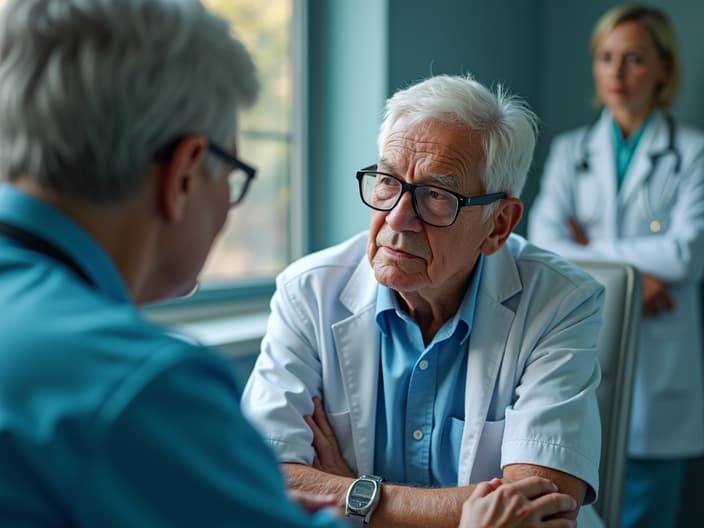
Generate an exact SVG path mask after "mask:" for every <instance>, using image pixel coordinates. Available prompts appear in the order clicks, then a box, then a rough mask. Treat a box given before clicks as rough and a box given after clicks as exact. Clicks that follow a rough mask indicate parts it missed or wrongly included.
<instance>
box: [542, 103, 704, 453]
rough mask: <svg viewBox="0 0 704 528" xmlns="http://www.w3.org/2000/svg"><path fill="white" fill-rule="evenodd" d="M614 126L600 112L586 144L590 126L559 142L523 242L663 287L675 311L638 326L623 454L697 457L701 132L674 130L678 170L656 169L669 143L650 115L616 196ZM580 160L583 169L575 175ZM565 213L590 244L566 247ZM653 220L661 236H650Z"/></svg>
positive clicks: (659, 121)
mask: <svg viewBox="0 0 704 528" xmlns="http://www.w3.org/2000/svg"><path fill="white" fill-rule="evenodd" d="M610 120H611V115H610V113H609V112H608V111H606V110H605V111H603V112H602V114H601V116H600V118H599V120H598V121H597V122H596V123H595V124H594V125H593V129H592V131H591V133H590V134H589V135H587V136H586V137H587V140H586V141H585V139H584V138H585V133H586V130H587V127H582V128H580V129H577V130H574V131H571V132H568V133H565V134H563V135H560V136H558V137H556V138H555V140H554V141H553V144H552V147H551V151H550V155H549V157H548V159H547V162H546V165H545V172H544V174H543V180H542V183H541V191H540V193H539V195H538V197H537V198H536V201H535V203H534V205H533V207H532V209H531V212H530V216H529V225H528V238H529V239H530V240H531V242H533V243H535V244H538V245H540V246H543V247H545V248H548V249H551V250H553V251H555V252H557V253H559V254H561V255H563V256H565V257H567V258H575V259H597V260H608V261H621V262H627V263H630V264H633V265H634V266H636V267H637V268H639V269H640V270H641V271H642V272H645V273H649V274H652V275H655V276H656V277H659V278H661V279H662V280H664V281H665V282H666V283H667V287H668V289H669V290H670V292H671V293H672V295H673V297H674V302H675V309H674V310H673V311H672V312H668V313H666V314H663V315H660V316H658V317H644V318H643V319H642V320H641V326H640V328H641V330H640V345H639V351H638V358H637V361H636V373H635V382H634V383H635V387H634V393H633V405H632V415H631V434H630V440H629V446H628V452H629V455H631V456H635V457H661V458H667V457H688V456H695V455H698V454H700V453H702V452H703V451H704V407H703V402H704V396H703V395H702V385H703V380H702V338H701V328H702V315H701V311H700V280H701V278H702V272H704V134H702V133H701V132H699V131H696V130H693V129H691V128H686V127H683V126H680V125H678V126H676V127H675V131H676V134H675V146H676V148H677V149H678V150H679V152H680V154H681V158H682V159H681V167H680V171H679V173H677V174H676V173H675V172H674V168H675V163H676V157H675V156H674V155H673V154H672V153H668V154H667V155H664V156H662V157H661V158H660V160H659V161H658V162H657V163H656V164H655V166H654V169H653V164H652V163H651V160H650V156H652V154H653V153H656V152H661V151H663V150H664V149H666V147H667V145H668V126H667V123H666V120H665V116H664V114H663V113H662V112H659V111H658V112H656V113H655V114H654V115H653V116H652V120H651V122H650V124H649V125H648V127H647V128H646V130H645V131H644V133H643V136H642V137H641V139H640V142H639V144H638V147H637V149H636V151H635V153H634V157H633V159H632V161H631V164H630V166H629V169H628V172H627V173H626V177H625V180H624V182H623V185H622V188H621V190H620V191H619V192H617V191H616V169H615V153H614V146H613V141H612V133H611V129H610V127H611V124H610ZM585 153H588V160H589V170H583V171H580V170H578V169H577V166H578V165H579V164H580V163H581V161H582V159H583V158H584V155H585ZM651 171H652V174H650V173H651ZM569 216H573V217H575V218H576V219H577V221H578V222H579V223H581V224H582V226H583V227H585V228H586V230H587V232H588V235H589V238H590V243H589V245H588V246H586V247H585V246H580V245H578V244H576V243H574V242H572V241H571V239H570V237H569V234H568V232H567V228H566V225H565V219H566V218H568V217H569ZM654 218H656V219H657V220H658V221H659V222H660V224H661V227H662V230H661V231H660V232H659V233H652V232H651V231H650V222H651V221H652V220H653V219H654Z"/></svg>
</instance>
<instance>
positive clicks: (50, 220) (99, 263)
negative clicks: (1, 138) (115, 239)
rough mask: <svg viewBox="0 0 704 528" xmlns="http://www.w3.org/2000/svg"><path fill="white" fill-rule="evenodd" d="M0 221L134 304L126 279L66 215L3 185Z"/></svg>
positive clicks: (117, 297)
mask: <svg viewBox="0 0 704 528" xmlns="http://www.w3.org/2000/svg"><path fill="white" fill-rule="evenodd" d="M0 219H1V220H4V221H6V222H8V223H11V224H14V225H16V226H17V227H20V228H23V229H26V230H27V231H30V232H32V233H34V234H35V235H37V236H39V237H41V238H43V239H45V240H46V241H48V242H50V243H51V244H53V245H54V246H56V247H57V248H59V249H61V250H63V251H64V252H65V253H66V254H67V255H68V256H69V257H70V258H71V259H72V260H73V261H74V262H75V263H76V264H77V265H78V266H79V267H80V268H81V269H82V270H83V271H84V272H85V273H86V274H87V275H88V276H89V277H90V278H91V279H92V280H93V282H94V283H95V284H96V285H97V287H98V289H99V290H100V291H101V292H103V293H104V294H107V295H109V296H110V297H112V298H114V299H115V300H118V301H124V302H130V297H129V293H128V291H127V288H126V286H125V284H124V281H123V280H122V276H121V275H120V273H119V271H118V270H117V268H116V267H115V265H114V264H113V262H112V259H111V258H110V257H109V255H108V254H107V253H106V252H105V250H104V249H103V248H102V247H101V246H100V245H99V244H98V243H97V241H96V240H95V239H94V238H93V237H92V236H91V235H90V234H89V233H88V232H87V231H86V230H85V229H84V228H83V227H81V226H80V225H78V224H77V223H76V222H75V221H74V220H72V219H71V218H69V217H68V216H66V215H65V214H64V213H62V212H61V211H59V210H58V209H56V208H55V207H52V206H51V205H49V204H47V203H46V202H44V201H42V200H39V199H37V198H34V197H33V196H30V195H29V194H27V193H25V192H23V191H22V190H20V189H18V188H17V187H15V186H14V185H10V184H1V185H0Z"/></svg>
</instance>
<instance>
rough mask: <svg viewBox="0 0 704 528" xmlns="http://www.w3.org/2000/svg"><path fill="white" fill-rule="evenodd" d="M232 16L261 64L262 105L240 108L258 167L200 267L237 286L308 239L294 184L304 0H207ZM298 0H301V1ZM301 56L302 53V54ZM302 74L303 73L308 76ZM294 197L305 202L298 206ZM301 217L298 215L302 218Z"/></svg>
mask: <svg viewBox="0 0 704 528" xmlns="http://www.w3.org/2000/svg"><path fill="white" fill-rule="evenodd" d="M203 3H204V4H205V5H206V6H207V7H208V8H210V9H212V10H213V11H215V12H217V13H219V14H220V15H222V16H224V17H225V18H227V19H228V20H229V21H231V22H232V24H233V28H234V32H235V34H236V35H237V36H238V37H239V38H240V39H241V40H242V41H243V42H244V44H245V46H247V49H248V50H249V51H250V53H251V54H252V56H253V58H254V62H255V64H256V65H257V70H258V73H259V78H260V82H261V92H260V96H259V99H258V101H257V104H256V106H255V107H254V108H253V109H251V110H248V111H245V112H243V113H242V114H241V116H240V124H239V137H238V151H239V155H240V157H241V158H242V159H243V160H244V161H246V162H248V163H250V164H252V165H254V166H255V167H257V170H258V174H257V178H256V180H254V182H253V185H252V187H251V189H250V191H249V194H248V196H247V198H246V199H245V201H244V203H243V204H242V205H240V206H238V207H237V208H236V209H234V210H233V211H232V212H231V213H230V216H229V218H228V221H227V224H226V226H225V228H224V230H223V232H222V233H221V235H220V237H219V238H218V240H217V241H216V244H215V246H214V248H213V251H212V252H211V255H210V257H209V258H208V261H207V263H206V265H205V269H204V270H203V274H202V275H201V279H202V283H203V289H204V290H206V293H207V290H213V289H221V288H223V287H228V286H234V285H235V284H236V282H235V281H239V283H240V284H241V283H242V282H243V281H252V280H254V281H256V280H257V279H270V278H271V277H273V276H274V275H275V274H276V273H277V272H279V271H280V270H281V269H283V267H284V266H285V265H286V264H287V263H288V262H289V261H290V260H291V259H292V258H293V257H295V256H298V254H297V252H298V251H299V248H300V247H301V246H302V244H301V243H300V233H302V231H303V230H302V228H301V223H302V222H301V219H300V216H301V215H300V211H302V210H303V209H302V207H301V205H300V204H301V203H302V196H298V195H295V194H293V193H292V191H293V192H294V193H295V192H296V191H294V189H299V191H297V192H300V189H301V188H302V185H292V182H293V181H295V180H296V179H297V177H298V175H299V174H300V171H296V170H294V168H295V166H296V163H295V162H294V160H298V159H300V153H301V151H302V147H301V142H300V138H301V137H302V135H301V134H295V133H294V128H295V123H294V115H293V106H294V104H293V101H294V99H297V98H298V90H294V83H295V80H294V71H296V75H300V71H299V70H300V68H299V66H300V65H299V64H295V65H294V63H295V61H294V58H293V57H294V53H295V52H297V51H298V50H297V49H294V46H293V42H294V39H293V38H292V37H293V32H294V30H293V27H294V8H296V9H300V4H301V2H300V0H203ZM294 4H295V5H294ZM299 56H300V54H299ZM301 78H302V77H301ZM294 204H298V208H297V209H296V206H295V205H294ZM296 220H298V221H296Z"/></svg>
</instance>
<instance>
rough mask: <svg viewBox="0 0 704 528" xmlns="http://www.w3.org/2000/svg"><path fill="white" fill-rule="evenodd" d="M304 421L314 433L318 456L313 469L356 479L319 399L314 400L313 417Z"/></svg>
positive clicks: (308, 417)
mask: <svg viewBox="0 0 704 528" xmlns="http://www.w3.org/2000/svg"><path fill="white" fill-rule="evenodd" d="M304 420H305V421H306V423H307V424H308V427H310V429H311V431H313V447H314V448H315V454H316V456H315V458H314V459H313V467H314V468H315V469H319V470H321V471H324V472H325V473H330V474H332V475H338V476H341V477H352V478H355V477H356V476H357V475H355V474H354V472H353V471H352V470H351V469H350V467H349V466H348V465H347V463H346V462H345V460H344V459H343V458H342V455H341V454H340V446H339V445H338V443H337V438H336V437H335V433H334V432H333V430H332V427H330V424H329V423H328V417H327V416H326V414H325V410H324V409H323V402H321V401H320V399H319V398H313V416H305V417H304Z"/></svg>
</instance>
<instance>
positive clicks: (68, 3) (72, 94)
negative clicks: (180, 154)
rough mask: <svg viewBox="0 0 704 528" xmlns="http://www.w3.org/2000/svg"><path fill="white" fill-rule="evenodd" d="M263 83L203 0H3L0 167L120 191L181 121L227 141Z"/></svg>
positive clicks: (79, 192) (98, 190) (54, 182)
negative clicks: (237, 120) (239, 111)
mask: <svg viewBox="0 0 704 528" xmlns="http://www.w3.org/2000/svg"><path fill="white" fill-rule="evenodd" d="M257 91H258V84H257V80H256V74H255V69H254V65H253V63H252V60H251V58H250V56H249V54H248V53H247V50H246V49H245V48H244V46H243V45H242V44H241V43H240V42H239V41H238V40H237V39H235V38H233V37H231V36H230V33H229V27H228V25H227V23H226V22H225V21H224V20H223V19H222V18H219V17H217V16H215V15H213V14H211V13H209V12H208V11H206V9H205V8H204V7H203V6H202V5H201V3H200V2H199V1H198V0H59V1H57V0H10V1H8V2H7V3H6V4H5V6H4V7H3V9H2V11H1V12H0V116H2V117H1V118H0V175H1V177H2V178H4V179H9V180H13V179H16V178H19V177H26V178H29V179H31V180H33V181H35V182H37V183H38V184H39V185H41V186H42V187H45V188H49V189H51V190H53V191H55V192H57V193H59V194H62V195H68V196H74V197H79V198H83V199H88V200H91V201H94V202H97V203H115V202H117V201H119V200H121V199H123V198H126V197H128V196H130V195H131V194H133V193H134V192H136V191H137V190H138V189H139V188H140V187H141V186H142V184H143V181H144V178H145V174H146V169H147V167H148V164H149V162H150V160H151V159H152V156H153V155H154V153H155V152H156V151H157V150H159V149H160V148H162V147H164V145H166V144H169V143H170V142H173V141H174V140H176V139H178V138H179V137H182V136H183V135H185V134H187V133H197V134H203V135H205V136H207V137H208V138H209V139H212V140H214V141H219V142H227V144H229V143H230V142H231V141H232V140H233V139H234V134H235V131H236V123H235V119H236V113H237V110H238V109H239V108H241V107H242V106H248V105H250V104H252V103H253V102H254V100H255V98H256V95H257Z"/></svg>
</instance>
